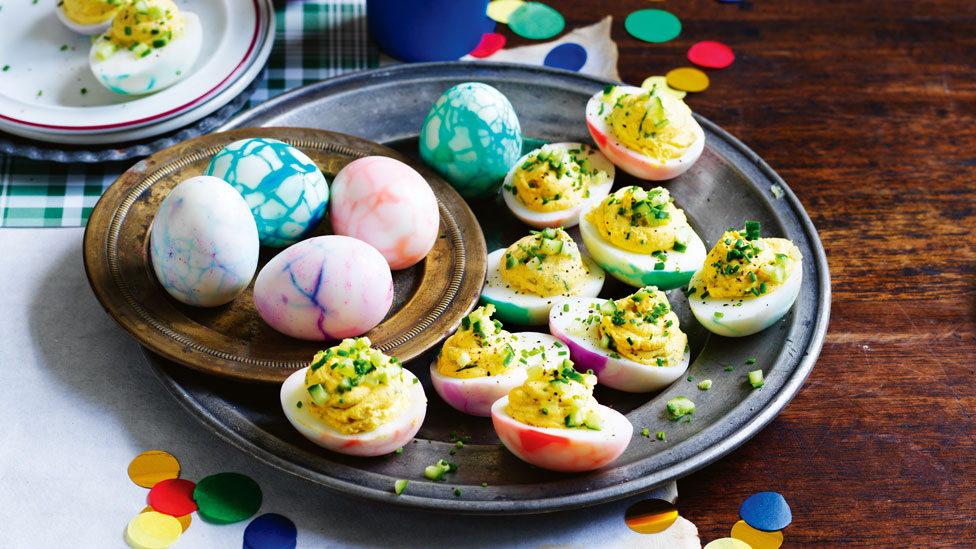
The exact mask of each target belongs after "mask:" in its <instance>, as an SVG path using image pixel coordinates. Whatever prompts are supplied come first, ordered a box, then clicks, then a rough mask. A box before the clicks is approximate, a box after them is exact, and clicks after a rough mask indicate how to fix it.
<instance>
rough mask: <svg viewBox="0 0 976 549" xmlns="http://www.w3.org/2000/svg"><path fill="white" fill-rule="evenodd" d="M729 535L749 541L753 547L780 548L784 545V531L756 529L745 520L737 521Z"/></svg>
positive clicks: (755, 548)
mask: <svg viewBox="0 0 976 549" xmlns="http://www.w3.org/2000/svg"><path fill="white" fill-rule="evenodd" d="M729 535H730V536H731V537H733V538H735V539H737V540H741V541H744V542H746V543H748V544H749V546H750V547H752V549H779V547H780V546H781V545H783V532H780V531H776V532H763V531H762V530H756V529H755V528H753V527H752V526H749V525H748V524H746V521H744V520H740V521H739V522H737V523H735V524H734V525H733V526H732V532H731V533H730V534H729Z"/></svg>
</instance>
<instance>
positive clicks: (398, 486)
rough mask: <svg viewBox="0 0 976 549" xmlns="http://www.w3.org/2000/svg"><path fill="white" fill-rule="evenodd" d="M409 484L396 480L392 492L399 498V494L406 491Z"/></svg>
mask: <svg viewBox="0 0 976 549" xmlns="http://www.w3.org/2000/svg"><path fill="white" fill-rule="evenodd" d="M409 482H410V481H409V480H398V481H396V482H394V483H393V491H394V492H395V493H396V495H398V496H399V495H400V494H402V493H403V491H404V490H406V489H407V484H408V483H409Z"/></svg>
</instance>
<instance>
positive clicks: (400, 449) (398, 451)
mask: <svg viewBox="0 0 976 549" xmlns="http://www.w3.org/2000/svg"><path fill="white" fill-rule="evenodd" d="M394 453H395V454H396V455H400V454H402V453H403V448H397V449H396V452H394Z"/></svg>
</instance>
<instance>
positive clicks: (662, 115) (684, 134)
mask: <svg viewBox="0 0 976 549" xmlns="http://www.w3.org/2000/svg"><path fill="white" fill-rule="evenodd" d="M602 97H603V100H604V102H607V103H609V102H610V101H612V107H611V108H610V112H609V114H607V115H606V122H607V124H608V125H609V126H610V129H611V130H613V134H614V135H615V136H616V137H617V140H618V141H620V144H621V145H623V146H624V147H627V148H628V149H630V150H632V151H635V152H638V153H640V154H642V155H644V156H647V157H648V158H651V159H654V160H657V161H659V162H661V163H664V162H666V161H668V160H671V159H674V158H678V157H679V156H681V155H682V154H684V153H685V150H687V149H688V147H690V146H691V145H692V143H694V142H695V140H696V139H697V138H698V135H697V133H696V132H695V121H694V118H693V117H692V115H691V109H689V108H688V105H685V103H684V101H682V100H680V99H678V98H676V97H674V96H672V95H671V94H669V93H667V92H664V91H662V90H658V89H657V87H656V86H655V87H654V89H652V90H648V91H646V92H644V93H639V94H631V93H626V92H620V91H619V89H618V88H614V91H612V92H611V93H609V94H607V93H604V95H603V96H602Z"/></svg>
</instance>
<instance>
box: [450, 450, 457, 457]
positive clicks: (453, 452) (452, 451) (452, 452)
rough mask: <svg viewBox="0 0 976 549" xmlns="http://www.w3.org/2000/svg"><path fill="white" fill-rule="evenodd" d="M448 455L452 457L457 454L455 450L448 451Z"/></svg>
mask: <svg viewBox="0 0 976 549" xmlns="http://www.w3.org/2000/svg"><path fill="white" fill-rule="evenodd" d="M448 453H449V454H451V455H452V456H453V455H454V454H456V453H457V450H451V451H450V452H448Z"/></svg>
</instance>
